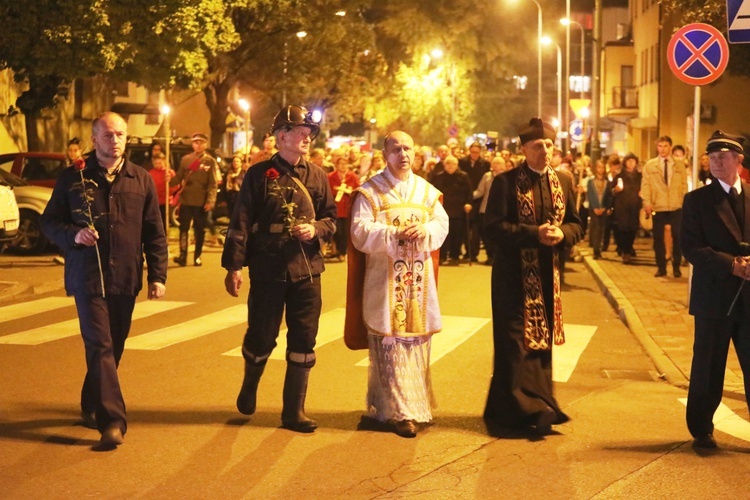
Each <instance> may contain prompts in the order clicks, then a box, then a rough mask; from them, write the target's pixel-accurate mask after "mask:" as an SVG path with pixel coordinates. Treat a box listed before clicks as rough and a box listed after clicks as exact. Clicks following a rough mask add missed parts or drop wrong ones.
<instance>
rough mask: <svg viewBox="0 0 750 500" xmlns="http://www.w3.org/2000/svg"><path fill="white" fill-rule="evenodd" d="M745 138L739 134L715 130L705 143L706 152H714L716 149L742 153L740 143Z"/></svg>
mask: <svg viewBox="0 0 750 500" xmlns="http://www.w3.org/2000/svg"><path fill="white" fill-rule="evenodd" d="M744 142H745V138H744V137H742V136H741V135H729V134H726V133H724V132H722V131H721V130H717V131H716V132H714V133H713V134H711V137H709V139H708V142H707V143H706V153H715V152H716V151H734V152H735V153H740V154H743V149H742V144H743V143H744Z"/></svg>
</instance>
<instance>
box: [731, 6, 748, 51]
mask: <svg viewBox="0 0 750 500" xmlns="http://www.w3.org/2000/svg"><path fill="white" fill-rule="evenodd" d="M727 35H728V38H729V43H750V0H727Z"/></svg>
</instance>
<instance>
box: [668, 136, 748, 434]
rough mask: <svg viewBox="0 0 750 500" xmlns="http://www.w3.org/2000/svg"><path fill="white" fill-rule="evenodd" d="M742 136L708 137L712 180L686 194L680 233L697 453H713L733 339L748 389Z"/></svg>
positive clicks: (689, 408) (745, 187) (691, 414)
mask: <svg viewBox="0 0 750 500" xmlns="http://www.w3.org/2000/svg"><path fill="white" fill-rule="evenodd" d="M743 142H744V138H743V137H740V136H733V135H729V134H726V133H724V132H722V131H720V130H717V131H716V132H714V133H713V135H712V136H711V138H710V139H709V140H708V144H707V145H706V153H708V157H709V161H710V168H711V176H712V177H713V178H714V179H715V180H714V182H712V183H711V184H708V185H706V186H704V187H702V188H700V189H696V190H694V191H691V192H690V193H688V194H687V195H686V196H685V201H684V203H683V205H682V231H681V233H680V235H681V238H682V241H681V244H682V249H683V251H684V255H685V258H686V259H687V260H688V262H690V263H691V264H692V265H693V276H692V282H691V283H692V287H691V290H692V292H691V294H690V314H692V315H693V316H695V340H694V344H693V363H692V366H691V368H690V389H689V390H688V399H687V426H688V430H689V431H690V434H692V436H693V438H695V441H694V442H693V446H695V447H696V448H716V440H715V439H714V436H713V430H714V424H713V416H714V413H715V412H716V409H717V408H718V407H719V403H721V396H722V392H723V389H724V371H725V370H726V365H727V352H728V350H729V341H730V339H731V340H732V342H733V343H734V347H735V350H736V351H737V358H738V359H739V361H740V366H741V367H742V373H743V376H744V378H745V394H747V391H748V390H750V387H749V385H750V286H748V285H747V283H745V281H746V280H749V279H750V257H748V255H749V254H750V250H749V249H750V245H748V243H747V242H748V241H750V184H747V183H746V182H743V181H742V180H741V179H740V178H739V175H738V170H739V168H740V167H741V166H742V160H743V158H744V156H743V154H742V152H743V147H742V146H743Z"/></svg>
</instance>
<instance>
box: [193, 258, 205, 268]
mask: <svg viewBox="0 0 750 500" xmlns="http://www.w3.org/2000/svg"><path fill="white" fill-rule="evenodd" d="M193 265H194V266H195V267H201V266H202V265H203V261H202V260H201V258H200V257H196V258H195V262H193Z"/></svg>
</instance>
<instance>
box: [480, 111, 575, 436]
mask: <svg viewBox="0 0 750 500" xmlns="http://www.w3.org/2000/svg"><path fill="white" fill-rule="evenodd" d="M519 135H520V139H521V141H520V142H521V144H522V146H521V151H522V153H523V155H524V156H525V157H526V160H525V161H524V162H523V163H521V165H520V166H519V167H518V168H515V169H513V170H510V171H508V172H505V173H503V174H500V175H498V176H497V177H495V179H494V181H493V182H492V188H491V189H490V196H489V199H488V200H487V208H486V212H485V234H486V235H487V238H488V239H489V240H492V246H494V247H495V248H496V253H495V259H494V263H493V267H492V318H493V339H494V345H495V359H494V370H493V375H492V381H491V384H490V390H489V395H488V396H487V405H486V407H485V411H484V418H485V420H486V421H487V423H488V424H490V425H491V424H496V425H500V426H503V427H523V428H533V429H534V430H535V431H536V432H537V433H539V434H542V435H543V434H548V433H549V432H551V425H552V424H560V423H563V422H565V421H567V420H568V417H567V416H566V415H565V413H563V412H562V410H561V409H560V407H559V405H558V403H557V401H556V400H555V398H554V396H553V390H552V345H553V344H562V343H563V342H564V341H565V336H564V333H563V319H562V301H561V292H560V271H561V269H560V268H561V265H562V263H561V260H560V257H561V253H562V252H563V250H564V247H565V245H567V246H572V245H574V244H575V243H576V242H577V241H578V240H579V239H580V238H581V236H582V229H581V221H580V219H579V217H578V212H577V211H576V208H575V203H576V197H575V191H574V189H573V186H572V183H571V182H570V178H569V177H567V176H561V175H558V174H557V173H556V172H555V171H554V170H553V169H552V168H551V167H550V161H551V159H552V152H553V148H554V143H553V141H554V139H555V129H554V128H553V127H552V125H550V124H549V123H546V122H542V120H541V119H539V118H532V119H531V120H530V121H529V123H528V125H526V126H524V127H523V128H522V129H521V131H520V133H519Z"/></svg>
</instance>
